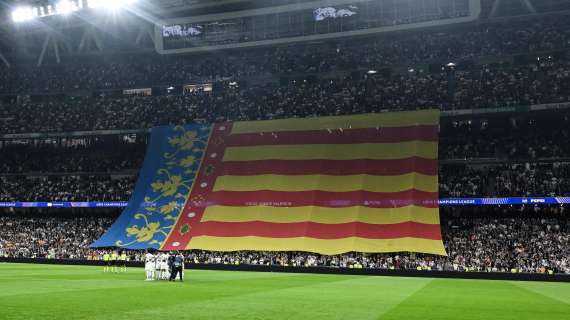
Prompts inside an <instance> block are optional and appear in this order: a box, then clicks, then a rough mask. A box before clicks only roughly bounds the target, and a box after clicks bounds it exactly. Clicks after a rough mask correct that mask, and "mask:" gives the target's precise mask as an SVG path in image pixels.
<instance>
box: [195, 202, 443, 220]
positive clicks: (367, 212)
mask: <svg viewBox="0 0 570 320" xmlns="http://www.w3.org/2000/svg"><path fill="white" fill-rule="evenodd" d="M201 221H202V222H205V221H221V222H249V221H263V222H272V223H295V222H316V223H326V224H341V223H351V222H362V223H370V224H395V223H402V222H406V221H412V222H418V223H425V224H439V209H437V208H424V207H416V206H407V207H400V208H368V207H362V206H355V207H347V208H327V207H317V206H305V207H269V206H255V207H254V206H252V207H228V206H210V207H208V208H206V210H205V211H204V215H203V216H202V220H201Z"/></svg>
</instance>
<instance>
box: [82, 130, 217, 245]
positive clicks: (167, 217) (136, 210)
mask: <svg viewBox="0 0 570 320" xmlns="http://www.w3.org/2000/svg"><path fill="white" fill-rule="evenodd" d="M209 134H210V126H205V125H197V124H194V125H187V126H176V127H158V128H154V129H153V130H152V134H151V138H150V143H149V144H148V147H147V151H146V156H145V159H144V164H143V168H142V170H141V172H140V174H139V179H138V181H137V184H136V187H135V190H134V193H133V195H132V197H131V199H130V200H129V202H128V204H127V207H126V208H125V210H123V212H122V214H121V216H120V217H119V218H118V219H117V221H115V223H114V224H113V225H112V226H111V228H110V229H109V230H108V231H107V232H106V233H105V234H104V235H103V236H102V237H101V238H100V239H99V240H97V241H95V242H94V243H93V244H92V245H91V247H121V248H127V249H147V248H154V249H159V248H160V247H161V245H162V243H163V242H164V240H165V239H166V238H167V236H168V234H169V233H170V230H171V229H172V228H173V226H174V224H175V223H176V220H177V218H178V215H179V214H180V212H181V211H182V208H183V206H184V204H185V203H186V199H187V197H188V195H189V193H190V189H191V187H192V183H193V181H194V178H195V175H196V173H197V171H198V167H199V166H200V161H201V159H202V156H203V153H204V150H205V147H206V144H207V141H208V137H209Z"/></svg>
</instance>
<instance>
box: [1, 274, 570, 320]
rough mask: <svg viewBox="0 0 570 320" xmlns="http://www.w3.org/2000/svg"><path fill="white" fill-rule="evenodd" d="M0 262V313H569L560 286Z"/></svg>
mask: <svg viewBox="0 0 570 320" xmlns="http://www.w3.org/2000/svg"><path fill="white" fill-rule="evenodd" d="M186 277H187V278H186V281H185V282H184V283H169V282H158V281H154V282H145V281H144V280H143V279H144V270H143V269H140V268H131V269H129V270H128V272H127V273H123V274H104V273H103V269H102V268H99V267H86V266H52V265H25V264H0V319H2V320H4V319H42V320H44V319H135V320H145V319H152V320H158V319H167V320H170V319H248V320H249V319H327V320H330V319H398V320H413V319H421V320H426V319H437V320H445V319H462V320H466V319H499V320H501V319H516V320H525V319H533V320H536V319H538V320H554V319H564V320H569V319H570V284H569V283H544V282H517V281H488V280H458V279H431V278H400V277H369V276H347V275H314V274H286V273H261V272H230V271H201V270H187V272H186Z"/></svg>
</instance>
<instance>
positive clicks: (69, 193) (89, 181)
mask: <svg viewBox="0 0 570 320" xmlns="http://www.w3.org/2000/svg"><path fill="white" fill-rule="evenodd" d="M135 182H136V177H135V176H104V175H103V176H101V175H97V176H89V175H84V176H61V175H55V176H0V202H13V201H32V202H35V201H79V202H83V201H127V200H128V199H129V198H130V196H131V193H132V192H133V190H134V184H135Z"/></svg>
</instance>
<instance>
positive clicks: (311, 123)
mask: <svg viewBox="0 0 570 320" xmlns="http://www.w3.org/2000/svg"><path fill="white" fill-rule="evenodd" d="M438 124H439V110H436V109H432V110H422V111H406V112H390V113H370V114H359V115H352V116H337V117H319V118H304V119H283V120H265V121H240V122H236V123H234V124H233V127H232V132H231V133H232V134H241V133H256V132H282V131H303V130H327V129H331V130H334V129H339V128H343V129H363V128H386V127H408V126H416V125H438Z"/></svg>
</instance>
